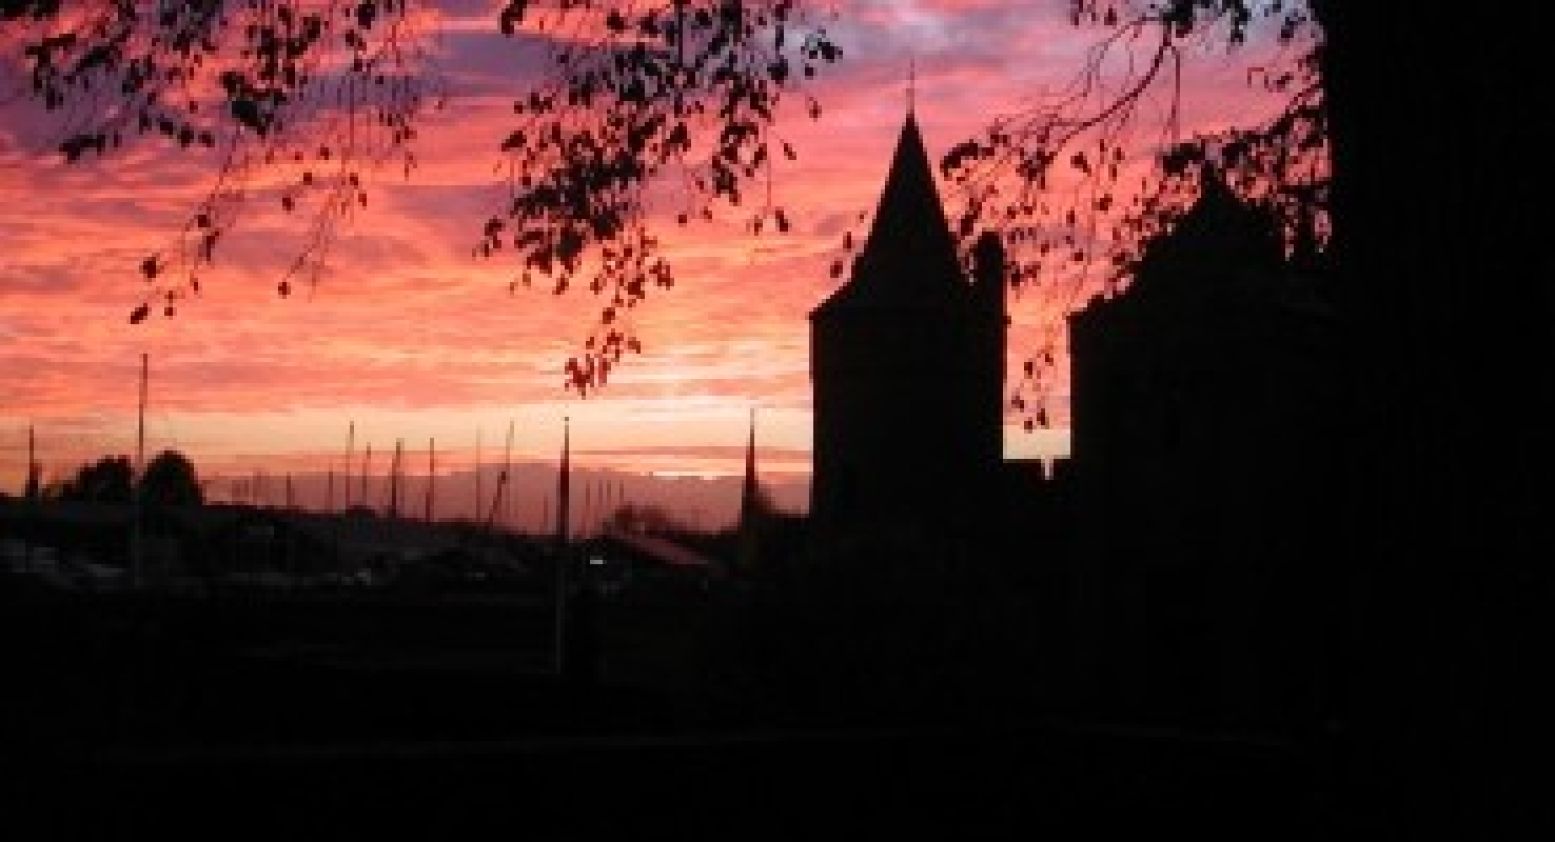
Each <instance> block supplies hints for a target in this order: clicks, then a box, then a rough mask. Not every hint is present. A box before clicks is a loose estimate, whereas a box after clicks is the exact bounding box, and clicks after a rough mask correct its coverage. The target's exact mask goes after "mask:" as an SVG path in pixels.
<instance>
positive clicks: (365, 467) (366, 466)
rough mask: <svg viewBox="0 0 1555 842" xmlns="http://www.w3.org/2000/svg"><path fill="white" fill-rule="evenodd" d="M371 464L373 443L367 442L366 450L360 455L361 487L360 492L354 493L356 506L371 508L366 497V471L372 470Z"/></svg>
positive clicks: (370, 502) (370, 503)
mask: <svg viewBox="0 0 1555 842" xmlns="http://www.w3.org/2000/svg"><path fill="white" fill-rule="evenodd" d="M372 466H373V443H372V442H368V443H367V452H366V453H365V454H363V456H362V489H361V493H359V494H357V495H356V504H357V505H358V506H366V507H367V508H369V509H370V508H372V501H371V500H368V499H367V472H368V471H370V470H372Z"/></svg>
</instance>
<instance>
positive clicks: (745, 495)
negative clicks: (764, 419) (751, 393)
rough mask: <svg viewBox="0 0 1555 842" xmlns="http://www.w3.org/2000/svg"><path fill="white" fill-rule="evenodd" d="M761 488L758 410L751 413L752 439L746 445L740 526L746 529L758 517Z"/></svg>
mask: <svg viewBox="0 0 1555 842" xmlns="http://www.w3.org/2000/svg"><path fill="white" fill-rule="evenodd" d="M759 493H760V486H759V484H758V483H757V481H756V408H755V407H751V411H750V438H749V439H748V440H747V441H746V443H745V487H744V489H743V491H742V493H741V494H740V526H741V528H746V526H747V524H749V523H750V520H751V518H753V517H754V516H755V515H756V506H757V495H758V494H759Z"/></svg>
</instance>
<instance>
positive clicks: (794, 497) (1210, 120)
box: [0, 0, 1262, 504]
mask: <svg viewBox="0 0 1555 842" xmlns="http://www.w3.org/2000/svg"><path fill="white" fill-rule="evenodd" d="M486 5H487V4H484V3H479V2H466V3H459V4H449V6H450V8H452V9H454V11H453V13H451V14H450V15H449V16H448V17H447V19H446V20H445V32H444V34H443V36H442V45H441V47H440V49H441V51H442V57H443V62H444V69H445V70H446V72H447V73H448V75H449V81H450V83H451V93H452V100H451V102H450V104H449V107H448V108H447V109H446V110H444V111H443V112H441V113H439V114H437V115H435V116H434V117H433V118H432V120H431V121H430V122H428V123H427V124H425V125H424V126H423V129H422V132H421V140H420V141H419V145H418V147H417V154H418V156H419V157H420V158H421V160H422V167H421V169H420V170H419V171H418V172H417V173H416V174H415V175H414V176H413V177H412V179H411V180H410V181H408V182H406V181H402V180H399V179H398V178H397V177H391V176H388V175H387V174H385V175H384V176H382V177H381V180H380V181H379V182H378V183H377V184H376V186H375V189H374V204H373V206H372V207H371V208H370V209H369V212H367V213H366V214H364V215H362V216H360V217H358V219H357V222H356V224H355V225H354V226H353V228H352V229H351V230H350V231H349V232H348V233H347V235H346V236H345V237H344V238H343V239H342V241H341V242H339V244H338V246H337V248H336V250H335V252H334V255H333V259H332V266H333V268H332V271H331V272H330V273H329V274H328V275H327V277H325V278H324V280H323V281H322V283H320V284H319V285H318V286H317V287H316V288H314V289H311V290H304V291H303V292H302V294H299V295H293V296H292V297H291V298H289V299H282V298H280V297H278V296H277V295H276V294H275V282H276V280H277V279H278V278H279V277H280V275H281V273H282V271H283V269H284V267H285V265H286V263H287V261H288V260H289V259H290V257H291V256H292V255H293V254H294V253H295V247H296V246H297V244H298V242H299V241H298V239H297V238H296V235H295V227H294V223H293V222H291V221H288V220H287V219H286V218H285V217H284V216H283V215H282V214H281V213H280V212H279V210H278V209H277V208H274V207H273V205H272V204H271V203H261V204H260V205H256V207H255V208H254V209H253V210H252V211H250V212H249V213H248V214H247V216H246V218H245V220H244V222H243V225H242V228H241V230H240V231H239V232H237V233H236V234H235V235H234V237H233V238H232V239H231V241H230V242H228V243H227V244H226V246H225V250H224V252H223V254H222V256H221V257H220V258H219V265H218V269H217V271H216V272H214V273H208V274H207V275H206V276H205V279H204V280H205V283H204V291H203V294H202V295H201V296H200V297H199V298H198V299H197V300H194V301H191V302H187V303H185V304H184V305H183V306H182V307H181V308H180V310H179V313H178V315H177V317H176V318H173V319H164V318H161V317H159V316H156V317H153V318H152V319H150V320H148V321H147V322H146V323H145V324H142V325H139V326H132V325H130V324H129V323H128V322H127V319H126V316H127V314H128V313H129V311H130V309H131V308H132V307H133V306H134V305H135V304H136V303H138V300H139V299H138V296H139V294H140V293H141V283H140V280H139V278H138V276H137V273H136V266H137V264H138V262H139V260H140V258H141V257H143V256H144V255H145V254H146V253H147V252H148V251H150V250H154V249H156V248H158V247H160V246H162V245H163V244H165V243H166V242H167V241H168V240H169V238H170V237H171V236H172V234H173V233H174V232H175V231H176V229H177V226H178V224H179V222H180V221H181V218H182V215H183V214H185V213H187V212H188V209H189V207H190V206H191V204H192V202H193V201H194V200H195V198H196V197H197V196H199V195H200V193H201V191H202V189H203V188H204V187H206V186H207V184H208V179H209V177H210V175H211V173H212V172H213V170H212V168H211V167H212V163H213V162H212V160H211V159H210V158H209V157H208V156H205V155H191V154H188V153H184V152H180V151H179V150H177V149H176V148H169V146H168V145H167V144H163V143H145V144H135V145H132V147H131V148H129V149H128V151H126V152H123V153H122V154H119V155H117V156H114V157H109V158H107V159H105V160H98V159H95V158H89V159H87V160H85V161H83V162H80V163H77V164H73V165H66V164H64V163H63V162H61V161H60V160H59V156H58V155H57V154H54V153H53V152H52V151H51V150H52V148H53V147H54V145H55V144H56V143H57V136H55V135H52V134H50V132H49V129H48V126H49V124H48V122H47V121H46V120H45V119H44V118H43V116H42V114H41V112H40V111H39V110H37V109H35V108H33V107H32V106H31V105H29V104H27V103H16V102H11V103H10V104H7V105H4V106H0V384H3V388H0V490H3V491H6V492H11V493H14V492H15V491H17V490H18V489H19V488H20V485H21V482H22V476H23V472H24V466H25V460H26V431H27V426H28V424H29V423H30V424H34V425H36V428H37V431H38V440H39V447H40V454H39V455H40V458H41V460H42V461H43V464H44V466H45V477H46V478H58V477H60V476H63V475H65V474H67V473H68V472H70V471H72V470H73V469H74V467H75V466H76V465H78V464H79V463H80V462H82V461H83V460H86V459H87V458H89V457H95V456H97V455H100V454H103V453H109V452H131V451H132V450H133V447H134V436H135V404H136V388H135V378H136V373H137V370H138V366H139V356H140V354H141V353H142V352H146V353H149V354H150V358H151V370H152V376H151V389H150V391H151V400H150V411H149V415H148V419H147V448H148V451H155V450H158V449H161V448H164V447H176V448H178V449H181V450H183V451H185V452H186V453H188V454H189V455H190V456H191V457H192V458H193V459H194V461H195V462H196V464H197V465H198V466H200V467H201V469H202V471H203V472H205V473H207V474H244V475H246V474H249V473H252V472H253V471H254V470H256V469H263V470H265V471H267V472H269V473H272V474H280V473H284V472H287V471H294V472H298V473H304V472H308V471H314V472H322V471H323V470H325V469H326V468H331V467H333V468H335V469H336V470H338V463H339V460H340V459H341V456H342V454H343V451H344V448H345V440H346V427H347V423H348V421H350V420H354V421H355V423H356V428H357V443H358V452H360V449H361V445H362V444H363V443H364V442H369V441H370V442H372V443H373V445H374V447H375V450H376V451H377V452H378V453H382V452H384V450H385V449H392V447H393V442H394V440H395V439H396V438H404V439H405V440H406V441H407V445H408V446H413V447H416V448H424V447H425V443H426V441H427V439H428V438H436V439H437V442H438V446H439V450H440V451H442V454H441V455H440V457H439V463H440V466H441V470H444V471H459V470H467V469H468V466H469V464H470V463H471V461H472V458H473V447H474V444H475V437H476V431H477V430H480V431H482V434H483V436H484V441H485V444H486V447H487V454H488V456H491V455H492V453H493V451H495V450H496V449H498V448H499V447H500V444H501V439H502V436H503V434H504V431H505V429H506V426H507V422H508V420H509V419H512V420H513V421H514V422H515V423H516V430H517V435H516V446H515V456H516V458H517V459H519V460H520V461H524V460H539V459H547V460H548V459H551V458H553V457H554V454H555V453H556V449H557V447H558V445H559V441H560V436H561V419H562V417H563V416H564V415H570V416H571V418H572V424H573V442H574V447H575V457H574V458H575V460H576V461H577V462H578V463H581V464H583V465H585V466H590V467H594V468H609V469H615V470H618V471H625V472H633V473H662V474H676V475H685V474H700V475H727V474H731V473H737V472H738V471H739V470H740V466H741V460H742V457H743V451H744V442H745V436H746V419H747V412H748V410H749V408H751V407H756V408H757V409H758V411H759V413H760V415H759V418H760V422H759V440H760V447H761V462H762V468H763V472H764V475H765V476H766V477H767V478H768V479H770V480H774V481H779V480H782V481H783V482H785V483H786V485H787V486H788V489H789V490H788V491H785V492H784V493H783V494H780V495H779V496H780V499H781V500H787V501H789V502H791V503H792V502H794V501H802V500H803V491H802V489H803V483H804V480H805V478H806V476H807V474H808V471H809V448H810V386H809V380H808V373H807V365H808V360H807V349H808V323H807V321H806V318H805V317H806V314H807V313H808V312H809V310H810V309H811V308H812V307H813V306H815V305H816V304H817V303H819V302H820V301H821V300H822V299H823V298H824V297H825V296H826V295H827V294H828V292H829V291H830V290H832V289H833V288H835V286H836V285H837V283H839V282H838V281H835V280H832V279H831V278H829V277H828V273H827V267H828V265H829V264H830V262H831V260H832V259H833V258H834V257H836V255H837V246H838V241H839V237H840V235H841V232H842V231H843V230H844V229H845V228H846V227H847V226H848V224H849V223H850V222H851V221H852V220H853V219H854V218H855V217H856V216H857V214H858V213H859V212H861V211H868V210H870V209H872V207H873V204H874V201H875V199H876V197H877V195H878V192H879V189H880V187H881V184H882V182H883V179H884V176H885V172H884V167H885V165H886V162H887V161H888V160H889V156H890V153H891V149H892V146H893V144H894V142H895V138H896V134H897V131H898V130H899V128H900V126H901V123H902V119H903V115H904V110H905V88H906V84H907V75H908V66H909V61H910V60H915V62H916V66H917V80H918V81H917V93H916V98H917V109H916V110H917V115H918V119H919V122H920V124H921V125H922V128H923V133H924V137H925V140H926V142H927V144H928V146H929V151H930V154H931V155H933V156H936V157H937V156H938V155H940V154H942V153H943V152H944V151H945V150H946V149H947V148H949V147H950V145H952V144H953V143H955V142H956V141H958V140H960V139H963V138H965V137H968V136H971V135H972V134H974V133H975V132H976V131H977V130H978V128H980V126H981V125H983V124H984V122H986V120H987V119H988V118H989V117H990V116H992V115H994V114H997V113H999V112H1002V111H1008V110H1010V109H1012V108H1014V107H1016V106H1017V105H1018V104H1019V101H1020V99H1021V98H1022V96H1024V95H1027V94H1030V93H1033V92H1034V91H1036V90H1039V89H1040V88H1041V87H1043V86H1047V87H1056V86H1059V85H1062V84H1063V83H1065V82H1066V81H1067V80H1068V79H1069V78H1070V77H1071V76H1072V75H1073V73H1074V72H1075V69H1076V67H1077V64H1078V60H1079V56H1080V54H1081V51H1082V50H1083V49H1084V47H1085V46H1086V45H1087V44H1088V43H1089V42H1090V41H1091V39H1092V38H1093V37H1094V31H1092V30H1075V29H1073V28H1071V27H1070V25H1069V24H1068V22H1067V19H1066V14H1065V9H1066V7H1067V5H1068V4H1067V3H1064V2H1061V0H1040V1H1039V2H1024V1H1023V2H995V0H915V2H909V0H846V2H840V3H838V4H837V12H838V15H839V18H838V20H837V21H836V22H835V23H834V24H833V25H832V26H831V27H830V28H831V30H832V32H833V34H834V36H835V38H836V40H837V42H838V43H839V44H840V45H841V46H842V47H843V49H844V51H845V58H844V60H843V61H842V62H841V63H840V64H838V65H836V66H833V67H832V68H830V69H829V70H828V71H826V72H825V73H824V74H823V77H822V78H821V79H820V80H818V83H817V84H815V85H814V86H813V88H812V89H811V90H812V92H813V93H814V94H815V95H816V96H817V97H818V98H819V99H820V100H821V102H822V103H823V105H824V107H825V114H824V116H823V118H822V119H821V120H820V121H819V122H818V123H810V122H809V121H808V120H807V119H805V118H803V117H802V115H801V114H800V113H799V109H797V108H795V109H793V110H791V111H789V112H788V113H787V114H786V115H784V116H785V119H786V123H785V124H784V132H785V134H786V135H787V136H789V137H790V138H792V139H793V140H794V141H795V145H796V146H797V148H798V152H799V159H798V161H796V162H794V163H791V164H786V165H785V166H784V167H782V168H781V169H780V170H779V172H778V180H777V184H776V189H777V192H778V196H777V198H778V201H779V202H780V203H781V204H783V205H784V206H786V207H787V208H788V209H789V211H790V215H791V216H792V217H793V218H794V219H795V223H796V224H795V229H794V231H793V232H791V233H789V234H787V235H771V234H769V235H767V236H763V237H760V238H755V237H751V236H748V235H745V234H743V233H742V232H741V225H740V223H741V221H742V220H741V219H739V218H732V217H731V218H729V219H724V220H719V221H717V222H715V223H713V224H705V225H700V226H691V227H688V228H685V229H677V228H675V227H674V226H672V225H670V226H664V227H663V228H662V230H661V232H660V233H662V234H663V236H664V239H665V241H666V244H667V249H666V251H667V255H668V256H669V257H670V258H671V259H672V260H673V261H674V264H675V267H676V272H677V278H678V283H677V286H676V288H675V289H674V290H673V291H670V292H668V293H662V294H657V295H655V296H652V297H650V299H649V301H648V302H647V304H646V305H645V306H644V307H643V308H641V309H640V310H639V312H638V313H637V315H636V317H635V319H636V328H637V331H638V333H639V335H640V336H641V338H642V340H643V344H644V346H645V349H646V353H645V354H643V355H641V356H639V357H635V358H631V359H630V360H628V361H627V363H626V364H625V365H624V366H623V367H622V368H621V369H619V370H618V371H617V372H616V373H615V374H614V376H613V377H612V379H611V382H610V385H609V386H608V388H606V389H605V390H604V391H603V392H602V393H600V394H598V395H597V396H590V397H589V398H587V399H586V400H584V399H579V398H578V397H577V396H576V394H575V393H572V392H568V391H565V390H564V389H563V375H562V366H563V363H564V362H565V361H566V359H567V356H568V354H569V353H570V352H572V351H573V350H575V349H576V348H577V347H578V344H579V343H580V341H581V339H582V338H583V337H584V336H585V335H586V332H587V330H588V327H589V325H590V323H591V322H590V320H591V319H592V317H593V315H594V313H595V312H596V310H597V303H596V301H595V300H594V299H592V297H591V296H590V295H589V294H588V293H587V291H586V290H577V291H575V292H572V293H569V294H568V295H567V296H565V297H562V298H558V297H555V296H553V295H551V294H550V293H549V292H548V291H546V290H543V289H540V288H538V287H537V288H535V289H523V288H520V289H519V290H518V291H517V292H516V293H514V294H512V295H510V294H509V293H508V281H509V280H510V278H511V277H512V276H513V274H514V273H513V271H512V267H511V265H510V264H508V263H505V262H503V261H502V260H500V259H496V260H481V259H476V258H474V257H472V253H471V251H472V246H473V245H474V244H475V243H476V242H477V240H478V236H479V228H480V224H481V222H482V221H484V219H485V218H486V217H487V216H489V215H490V213H491V211H492V210H493V209H494V208H496V207H497V203H498V200H499V197H500V195H501V190H500V188H499V187H498V186H497V184H496V182H495V177H494V174H493V165H495V164H496V163H497V162H498V160H499V158H498V154H497V145H498V143H499V142H500V140H501V138H502V137H503V136H504V134H505V132H506V129H505V126H506V122H505V121H506V118H507V117H508V116H509V115H510V110H509V106H510V103H511V101H512V98H513V96H514V94H515V93H516V92H517V91H519V90H520V89H521V81H522V73H523V72H524V68H525V67H528V66H533V60H532V57H529V58H528V59H527V60H526V57H525V56H522V55H519V54H518V53H517V48H516V47H515V44H514V42H513V41H511V40H507V39H503V38H502V37H501V36H500V35H499V34H498V33H497V31H496V26H495V23H494V21H495V12H492V11H489V10H488V9H486V8H484V7H485V6H486ZM818 5H828V4H818ZM1199 69H1200V72H1198V73H1197V74H1196V76H1195V77H1194V78H1196V79H1197V80H1199V81H1198V82H1197V83H1196V84H1195V86H1193V87H1192V88H1191V89H1190V90H1189V91H1188V100H1187V102H1188V105H1189V112H1188V114H1189V117H1190V120H1189V122H1190V124H1192V125H1205V124H1219V123H1223V122H1224V121H1227V120H1237V119H1245V118H1246V117H1247V116H1248V115H1249V114H1254V113H1259V112H1258V109H1259V108H1260V107H1261V106H1262V104H1261V103H1260V102H1259V101H1258V100H1257V98H1256V97H1254V96H1253V95H1252V94H1251V93H1249V92H1248V89H1247V86H1246V73H1245V69H1244V65H1243V63H1242V62H1240V61H1230V60H1227V59H1226V58H1225V57H1224V55H1223V54H1209V55H1206V56H1205V57H1203V58H1202V60H1201V62H1200V65H1199ZM0 99H3V98H0ZM860 233H862V232H860ZM1011 306H1012V314H1013V316H1014V319H1015V325H1014V327H1013V330H1012V333H1011V348H1010V354H1011V359H1012V366H1011V369H1012V370H1018V365H1019V364H1018V360H1019V359H1020V355H1021V353H1022V351H1023V349H1024V348H1029V347H1030V342H1029V336H1030V331H1032V330H1033V329H1034V328H1033V325H1035V324H1037V323H1038V321H1039V319H1040V317H1041V315H1042V314H1041V313H1040V312H1036V310H1037V307H1036V306H1035V305H1034V302H1033V301H1031V300H1016V301H1012V305H1011ZM1023 337H1026V339H1027V341H1026V342H1025V343H1024V344H1023ZM1059 417H1060V419H1061V420H1062V419H1063V418H1064V414H1063V413H1062V412H1061V411H1060V413H1059ZM1009 420H1010V424H1009V427H1008V430H1009V432H1008V434H1007V436H1006V452H1007V454H1009V455H1011V456H1016V455H1021V456H1030V455H1053V454H1058V453H1062V452H1064V451H1065V449H1066V447H1067V436H1066V434H1065V433H1064V431H1062V430H1051V431H1039V432H1037V433H1024V432H1020V431H1019V429H1018V419H1017V418H1015V417H1014V416H1013V415H1012V416H1011V418H1010V419H1009ZM375 458H376V457H375ZM378 464H379V465H380V466H386V464H387V462H386V460H385V461H380V462H378ZM415 464H416V465H417V466H418V467H417V470H419V465H420V464H421V463H420V462H417V463H415ZM731 504H732V501H731Z"/></svg>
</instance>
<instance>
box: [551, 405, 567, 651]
mask: <svg viewBox="0 0 1555 842" xmlns="http://www.w3.org/2000/svg"><path fill="white" fill-rule="evenodd" d="M571 446H572V419H570V418H563V419H562V463H561V469H560V470H559V471H557V474H556V594H555V601H556V610H555V611H554V612H553V614H554V616H555V618H556V627H555V629H554V630H553V638H554V641H555V645H556V649H555V652H554V653H552V654H553V659H554V663H555V665H556V674H557V675H561V673H562V669H563V668H564V666H565V660H564V659H565V657H566V652H565V649H566V628H567V540H568V535H567V531H568V529H567V528H568V525H569V521H568V517H569V516H570V515H571V511H570V510H569V506H568V502H569V500H570V498H571V496H572V489H571V485H570V482H571V477H570V476H569V473H570V471H571V464H570V460H571V458H572V457H571Z"/></svg>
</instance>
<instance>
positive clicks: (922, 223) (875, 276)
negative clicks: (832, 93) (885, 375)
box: [817, 110, 966, 312]
mask: <svg viewBox="0 0 1555 842" xmlns="http://www.w3.org/2000/svg"><path fill="white" fill-rule="evenodd" d="M965 288H966V279H965V276H964V275H963V273H962V270H961V261H960V259H959V258H958V257H957V256H956V243H955V239H954V238H953V237H952V236H951V234H950V225H949V223H947V222H946V220H945V210H944V208H943V206H942V205H941V204H940V197H939V189H938V188H937V187H936V186H935V183H934V168H933V166H932V165H931V164H930V163H929V154H928V152H927V151H926V150H925V149H924V145H923V135H922V133H921V132H920V131H919V129H918V119H917V117H916V116H915V115H914V114H913V112H912V111H911V110H909V111H908V113H907V118H906V120H905V121H904V122H903V123H902V131H901V134H900V135H899V136H898V137H897V141H896V150H895V152H894V153H893V154H892V156H891V169H890V171H889V172H888V173H887V175H886V183H885V189H883V190H882V191H881V193H880V202H879V204H878V206H877V207H876V208H875V218H874V220H873V222H872V223H871V224H870V229H869V237H868V239H867V240H865V242H864V247H863V249H862V250H861V251H860V252H859V256H858V260H857V261H856V262H855V263H854V266H853V274H852V277H851V278H850V279H849V280H848V282H847V283H846V284H844V285H843V286H842V288H840V289H838V290H837V292H836V293H835V294H833V295H832V297H831V298H830V299H828V300H827V301H826V302H825V303H823V304H822V305H821V306H820V307H819V308H817V312H820V311H824V310H829V309H833V308H839V307H847V308H851V307H866V308H867V307H900V306H930V307H941V306H945V305H946V303H947V301H948V300H952V299H954V298H956V297H958V296H961V295H964V294H965V291H966V290H965Z"/></svg>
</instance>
